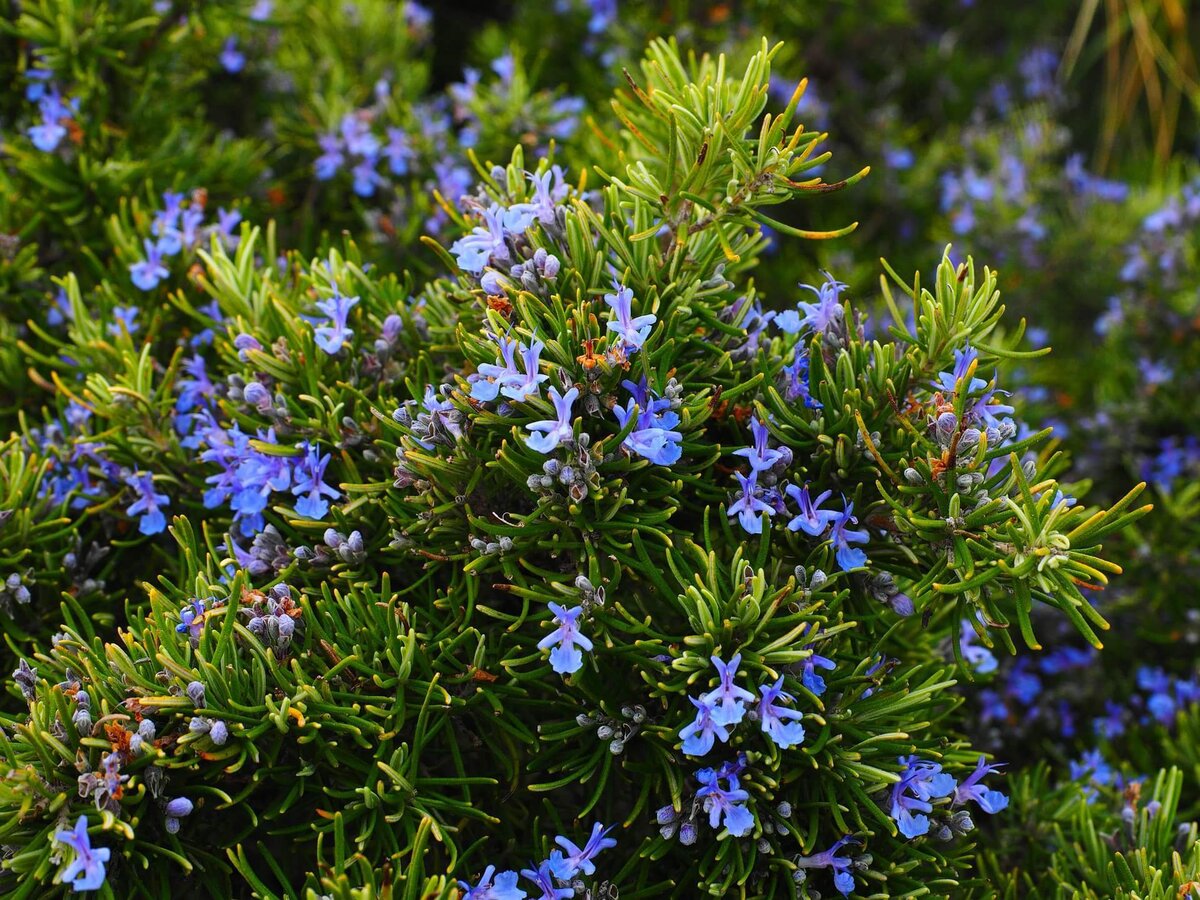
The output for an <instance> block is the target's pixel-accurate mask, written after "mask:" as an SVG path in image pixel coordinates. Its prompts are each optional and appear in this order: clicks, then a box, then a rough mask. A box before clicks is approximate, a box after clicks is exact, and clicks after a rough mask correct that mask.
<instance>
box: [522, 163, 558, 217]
mask: <svg viewBox="0 0 1200 900" xmlns="http://www.w3.org/2000/svg"><path fill="white" fill-rule="evenodd" d="M526 174H527V175H528V176H529V183H530V184H532V185H533V203H532V204H531V205H532V207H533V209H534V211H535V213H536V215H537V218H538V221H540V222H541V223H542V224H543V225H553V224H554V223H555V221H556V220H557V218H558V209H559V206H558V204H559V203H560V202H561V201H562V200H563V198H565V197H566V196H567V185H566V183H565V182H564V181H563V170H562V168H561V167H560V166H551V167H550V168H548V169H547V170H546V171H545V172H542V173H541V174H540V175H534V174H533V173H531V172H527V173H526Z"/></svg>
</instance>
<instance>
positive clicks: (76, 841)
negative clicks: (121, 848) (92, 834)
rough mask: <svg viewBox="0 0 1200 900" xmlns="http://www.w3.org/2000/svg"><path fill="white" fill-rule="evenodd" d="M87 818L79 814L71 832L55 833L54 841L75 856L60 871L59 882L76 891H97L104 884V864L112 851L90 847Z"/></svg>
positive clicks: (105, 848)
mask: <svg viewBox="0 0 1200 900" xmlns="http://www.w3.org/2000/svg"><path fill="white" fill-rule="evenodd" d="M87 829H88V820H87V816H86V815H84V814H81V815H80V816H79V818H78V819H76V820H75V828H74V829H73V830H71V831H56V832H55V833H54V840H56V841H57V842H58V843H60V844H66V845H67V846H68V847H70V848H71V849H72V850H74V851H75V856H74V858H73V859H72V860H71V862H70V863H69V864H68V865H67V867H66V868H65V869H63V871H62V875H61V876H60V880H61V881H63V882H68V881H69V882H71V887H72V889H74V890H76V891H98V890H100V887H101V885H103V884H104V878H105V872H104V864H105V863H106V862H108V858H109V856H111V855H112V851H111V850H109V849H108V848H107V847H95V848H93V847H92V843H91V839H90V838H89V837H88V830H87Z"/></svg>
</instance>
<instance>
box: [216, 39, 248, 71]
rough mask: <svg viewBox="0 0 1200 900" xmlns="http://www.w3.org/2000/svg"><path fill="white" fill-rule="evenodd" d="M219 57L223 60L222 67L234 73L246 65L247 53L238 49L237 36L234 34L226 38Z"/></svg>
mask: <svg viewBox="0 0 1200 900" xmlns="http://www.w3.org/2000/svg"><path fill="white" fill-rule="evenodd" d="M217 58H218V59H220V61H221V68H223V69H224V70H225V71H226V72H229V73H230V74H233V75H236V74H237V73H238V72H240V71H242V69H243V68H245V66H246V54H244V53H242V51H241V50H239V49H238V42H237V38H236V37H233V36H230V37H228V38H226V39H225V43H224V45H223V46H222V47H221V53H220V56H218V57H217Z"/></svg>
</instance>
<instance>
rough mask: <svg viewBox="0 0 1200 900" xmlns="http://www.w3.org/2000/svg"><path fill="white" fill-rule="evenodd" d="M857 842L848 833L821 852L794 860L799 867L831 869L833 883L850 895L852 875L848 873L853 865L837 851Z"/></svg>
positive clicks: (852, 884) (852, 887)
mask: <svg viewBox="0 0 1200 900" xmlns="http://www.w3.org/2000/svg"><path fill="white" fill-rule="evenodd" d="M854 843H858V842H857V841H856V840H855V839H854V838H852V837H851V836H850V835H846V836H845V837H843V838H839V839H838V840H836V841H834V842H833V846H831V847H830V848H829V849H828V850H825V851H822V852H821V853H814V854H813V855H812V856H801V857H800V858H799V859H797V860H796V866H797V868H800V869H833V885H834V887H836V888H837V889H838V891H839V892H840V893H841V894H843V895H845V896H847V897H848V896H850V892H851V891H853V890H854V876H853V875H852V874H851V873H850V869H851V868H852V867H853V865H854V862H853V860H850V859H847V858H845V857H842V856H838V855H837V853H838V851H840V850H841V849H842V848H843V847H845V846H846V845H847V844H854Z"/></svg>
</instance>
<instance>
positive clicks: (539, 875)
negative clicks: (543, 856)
mask: <svg viewBox="0 0 1200 900" xmlns="http://www.w3.org/2000/svg"><path fill="white" fill-rule="evenodd" d="M521 874H522V875H524V876H525V877H526V878H528V879H529V880H530V881H532V882H533V883H534V884H535V885H536V886H537V888H538V890H540V891H541V892H542V894H541V896H540V897H538V898H536V900H567V898H569V897H574V896H575V889H574V888H570V887H563V888H560V887H555V886H554V873H553V872H551V871H550V860H548V859H547V860H544V861H543V862H542V864H541V865H539V866H538V867H537V869H522V870H521ZM522 896H523V895H522Z"/></svg>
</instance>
